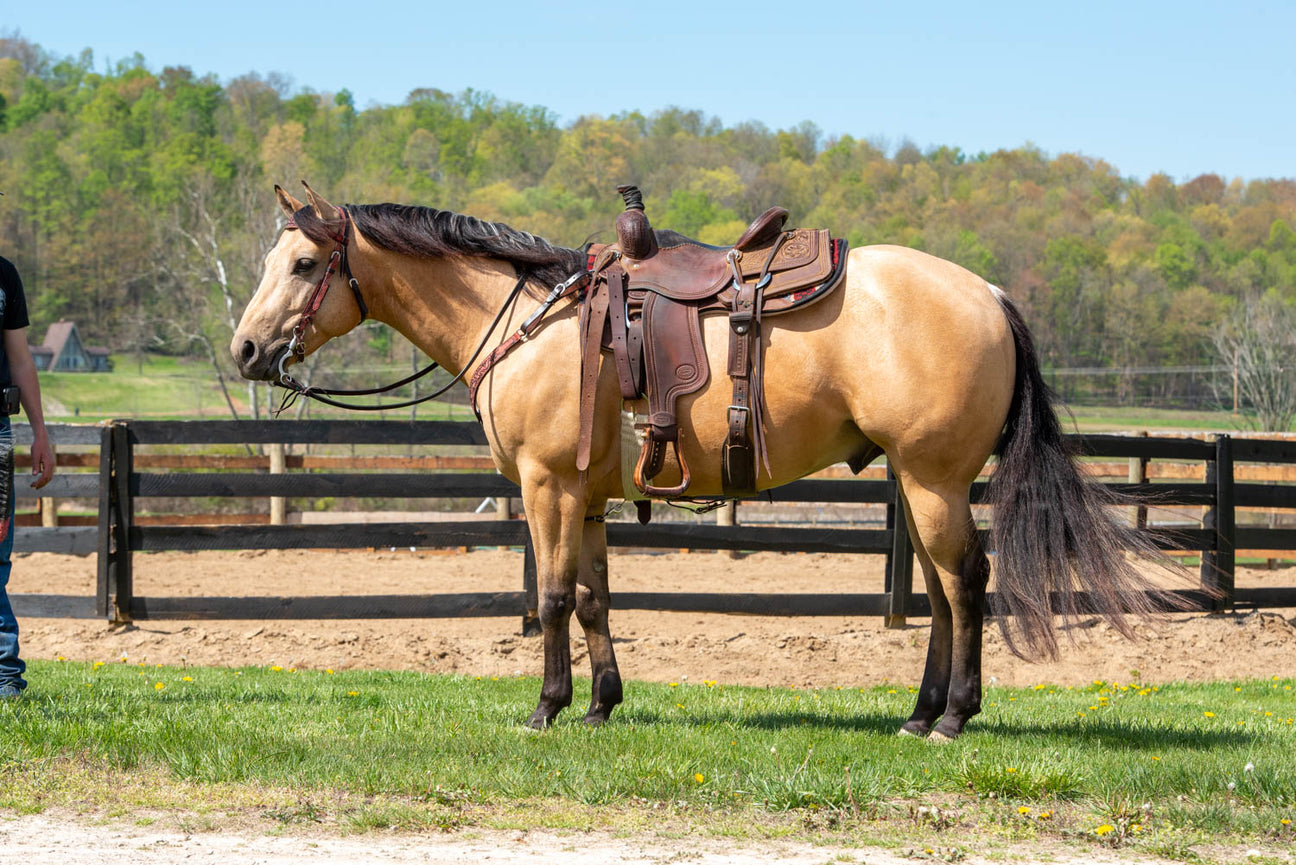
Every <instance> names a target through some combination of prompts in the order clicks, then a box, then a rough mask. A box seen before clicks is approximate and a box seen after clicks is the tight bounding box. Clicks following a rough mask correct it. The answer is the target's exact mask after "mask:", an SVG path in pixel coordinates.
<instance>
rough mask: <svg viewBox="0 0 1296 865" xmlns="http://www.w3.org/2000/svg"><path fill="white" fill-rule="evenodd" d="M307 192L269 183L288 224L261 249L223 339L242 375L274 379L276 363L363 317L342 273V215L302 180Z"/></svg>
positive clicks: (307, 349)
mask: <svg viewBox="0 0 1296 865" xmlns="http://www.w3.org/2000/svg"><path fill="white" fill-rule="evenodd" d="M303 185H305V183H303ZM306 195H307V198H308V199H309V201H310V204H302V203H301V202H300V201H298V200H297V199H295V198H293V197H292V196H291V195H289V194H288V193H287V192H284V191H283V190H282V189H280V188H279V187H278V186H276V187H275V197H276V198H278V200H279V206H280V207H282V208H283V210H284V213H286V214H287V215H288V227H287V228H286V229H285V230H284V231H283V233H281V234H280V235H279V241H278V242H277V243H276V244H275V245H274V248H273V249H271V250H270V252H268V253H267V254H266V258H265V275H264V276H262V277H261V284H260V285H259V286H258V287H257V290H256V293H255V294H253V295H252V299H251V300H250V301H249V302H248V305H247V309H245V310H244V311H243V318H242V320H241V321H240V322H239V326H238V328H237V329H236V330H235V331H234V340H233V342H231V343H230V353H231V354H233V356H234V363H235V365H237V366H238V370H239V372H240V373H242V374H243V376H244V377H245V378H249V379H252V380H255V381H261V380H272V379H275V378H277V377H278V376H279V373H280V371H281V369H282V368H283V367H286V366H287V365H288V364H291V363H296V362H298V361H300V360H301V359H302V358H304V357H305V356H306V355H308V354H310V353H311V352H313V351H315V349H317V348H319V347H320V346H321V345H323V344H324V343H326V342H328V341H329V340H330V339H332V338H333V337H335V336H341V335H342V334H344V333H346V332H347V331H349V330H351V329H352V328H353V327H355V326H356V325H357V324H358V323H359V322H360V320H361V318H362V316H361V314H360V311H359V309H358V295H357V294H353V293H352V291H351V290H350V289H349V287H348V286H347V285H346V277H344V276H343V274H342V272H341V271H342V270H343V269H344V265H345V262H346V252H345V246H346V243H347V242H348V241H349V240H351V239H352V238H351V237H350V236H349V233H348V218H347V215H346V213H345V212H344V211H343V210H342V208H340V207H335V206H334V205H332V204H329V203H328V202H327V201H325V200H324V199H323V198H321V197H320V196H319V195H316V194H315V192H314V191H313V190H312V189H311V188H310V187H309V186H306ZM330 288H332V289H333V290H330Z"/></svg>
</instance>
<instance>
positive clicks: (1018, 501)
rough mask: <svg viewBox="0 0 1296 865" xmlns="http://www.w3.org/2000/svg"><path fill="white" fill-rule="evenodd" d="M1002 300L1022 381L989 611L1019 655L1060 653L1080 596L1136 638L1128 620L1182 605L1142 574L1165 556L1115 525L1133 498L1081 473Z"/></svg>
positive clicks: (1010, 427)
mask: <svg viewBox="0 0 1296 865" xmlns="http://www.w3.org/2000/svg"><path fill="white" fill-rule="evenodd" d="M996 296H997V297H998V298H999V302H1000V304H1001V305H1002V306H1003V310H1004V315H1006V316H1007V317H1008V322H1009V325H1010V326H1011V327H1012V333H1013V341H1014V342H1015V343H1016V346H1017V381H1016V386H1015V390H1014V394H1013V404H1012V408H1011V409H1010V411H1009V412H1008V421H1007V424H1006V425H1005V428H1004V433H1003V438H1002V439H1001V441H1000V456H999V464H998V466H997V467H996V469H995V472H994V475H993V476H992V477H991V479H990V485H989V490H988V500H989V502H990V503H991V504H993V505H994V520H993V527H992V530H991V532H992V538H993V542H994V549H995V552H996V556H995V560H996V562H995V594H994V603H993V604H992V606H991V611H992V612H993V613H994V614H995V615H996V616H998V617H999V623H1000V628H1001V629H1002V631H1003V634H1004V639H1005V641H1006V642H1007V644H1008V647H1009V649H1011V650H1012V652H1013V653H1014V654H1016V655H1018V656H1022V657H1026V656H1034V657H1039V656H1045V657H1050V658H1051V657H1054V656H1056V655H1057V648H1058V644H1057V633H1056V629H1055V626H1054V615H1055V614H1057V613H1060V614H1061V615H1062V616H1063V617H1064V619H1067V620H1069V619H1071V618H1074V617H1075V616H1077V615H1078V614H1079V613H1080V612H1081V610H1080V608H1079V604H1078V601H1079V600H1080V596H1079V595H1078V594H1077V593H1078V592H1080V591H1083V592H1085V593H1086V594H1087V596H1088V601H1089V603H1087V604H1086V605H1085V609H1084V611H1085V612H1093V613H1097V614H1099V615H1101V616H1103V617H1104V618H1105V619H1107V620H1108V621H1109V622H1111V623H1112V625H1113V626H1115V627H1116V629H1117V630H1119V631H1120V632H1121V633H1122V634H1124V635H1125V636H1127V637H1132V636H1133V631H1132V629H1131V627H1130V624H1129V622H1128V621H1127V620H1126V618H1125V614H1126V613H1133V614H1134V615H1136V616H1139V617H1143V618H1147V617H1149V616H1151V614H1152V613H1153V612H1154V611H1155V610H1156V609H1157V608H1158V606H1161V605H1167V604H1168V605H1170V606H1171V607H1183V606H1185V604H1183V602H1182V601H1181V600H1180V599H1179V598H1178V597H1177V596H1175V595H1172V594H1169V593H1167V592H1165V591H1160V590H1158V589H1157V588H1156V587H1155V586H1154V585H1153V584H1152V583H1151V581H1150V580H1148V578H1147V577H1146V576H1145V575H1144V574H1143V573H1140V571H1139V570H1138V568H1137V564H1138V562H1139V561H1140V560H1143V561H1145V562H1146V561H1153V562H1157V563H1164V562H1165V557H1164V555H1163V554H1161V553H1160V552H1159V550H1158V549H1157V546H1156V544H1155V542H1154V541H1153V539H1152V538H1151V537H1150V536H1149V535H1147V534H1146V533H1141V532H1139V531H1137V530H1135V529H1133V528H1131V527H1128V526H1125V525H1122V524H1121V523H1119V522H1117V521H1116V520H1114V519H1113V518H1112V515H1111V513H1110V507H1111V506H1112V505H1117V504H1130V503H1131V501H1130V500H1128V499H1125V498H1122V497H1119V496H1117V495H1115V494H1113V493H1112V492H1111V491H1109V490H1108V489H1106V488H1105V487H1103V486H1102V485H1101V484H1098V483H1095V482H1093V481H1089V480H1087V479H1086V478H1084V477H1082V476H1081V474H1080V471H1079V469H1078V468H1077V466H1076V463H1075V456H1074V454H1073V453H1072V451H1071V449H1070V448H1069V447H1068V445H1067V442H1066V439H1064V438H1063V437H1062V428H1061V425H1060V424H1059V423H1058V418H1057V414H1056V413H1055V412H1054V410H1053V403H1052V399H1051V394H1050V392H1049V387H1048V385H1047V384H1046V383H1045V382H1044V378H1043V376H1041V375H1040V368H1039V360H1038V358H1037V356H1036V354H1035V343H1034V340H1032V339H1031V335H1030V332H1029V330H1027V328H1026V322H1025V321H1024V320H1023V319H1022V316H1021V313H1020V312H1018V310H1017V307H1016V306H1014V305H1013V303H1012V301H1011V300H1009V299H1008V298H1007V297H1006V296H1004V295H1003V294H997V295H996ZM1130 552H1133V553H1135V554H1136V555H1134V556H1127V555H1126V554H1127V553H1130ZM1162 566H1163V567H1164V565H1162ZM1162 608H1164V607H1163V606H1162ZM1019 644H1020V645H1019Z"/></svg>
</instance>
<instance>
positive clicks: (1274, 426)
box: [1215, 292, 1296, 432]
mask: <svg viewBox="0 0 1296 865" xmlns="http://www.w3.org/2000/svg"><path fill="white" fill-rule="evenodd" d="M1215 350H1216V351H1217V352H1218V353H1219V357H1220V360H1221V361H1222V362H1223V363H1224V364H1226V365H1228V366H1229V367H1230V368H1231V369H1232V372H1233V382H1234V386H1235V387H1236V389H1237V394H1238V397H1239V399H1240V401H1241V402H1242V403H1243V404H1245V405H1248V406H1250V407H1251V409H1252V410H1253V411H1254V412H1255V417H1254V419H1252V420H1251V421H1250V424H1249V425H1251V426H1254V427H1255V428H1256V429H1260V430H1272V431H1277V432H1287V431H1288V430H1290V429H1291V425H1292V421H1293V420H1294V419H1296V308H1293V307H1292V305H1291V304H1288V303H1285V302H1283V300H1282V299H1281V298H1280V297H1278V296H1277V294H1275V293H1273V292H1269V293H1266V294H1264V295H1260V296H1259V297H1255V296H1252V297H1248V298H1247V299H1245V300H1243V301H1242V302H1241V303H1239V304H1237V306H1235V307H1234V309H1233V311H1232V313H1231V314H1230V315H1229V316H1228V318H1226V319H1225V321H1224V322H1223V324H1222V325H1221V326H1220V327H1219V328H1218V329H1217V330H1216V331H1215Z"/></svg>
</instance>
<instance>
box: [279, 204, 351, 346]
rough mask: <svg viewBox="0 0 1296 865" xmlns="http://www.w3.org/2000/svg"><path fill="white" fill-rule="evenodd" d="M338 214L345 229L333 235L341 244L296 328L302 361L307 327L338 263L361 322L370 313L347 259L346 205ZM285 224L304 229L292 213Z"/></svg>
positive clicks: (311, 324) (348, 221) (348, 218)
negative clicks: (352, 296)
mask: <svg viewBox="0 0 1296 865" xmlns="http://www.w3.org/2000/svg"><path fill="white" fill-rule="evenodd" d="M338 214H339V215H340V216H341V218H342V229H341V230H340V231H339V232H337V233H336V234H335V233H333V232H329V239H331V240H332V241H333V242H334V243H335V244H337V246H336V247H335V248H334V250H333V252H332V254H331V255H329V261H328V266H327V267H326V268H324V275H323V276H322V277H320V281H319V282H318V283H317V284H316V285H315V290H314V291H313V292H311V296H310V300H309V301H307V303H306V309H305V310H304V311H303V312H302V314H301V318H299V319H298V320H297V324H296V325H294V326H293V329H292V334H293V338H292V342H291V346H292V352H293V354H295V355H296V356H297V360H298V361H301V360H302V359H303V358H305V357H306V328H308V327H314V326H315V314H316V313H318V312H319V310H320V307H321V306H323V305H324V297H325V295H327V294H328V290H329V284H330V282H331V280H332V279H333V270H334V268H335V267H336V268H338V270H339V271H340V272H341V274H342V276H343V277H344V278H345V279H346V281H347V284H348V285H349V286H350V287H351V293H352V294H353V295H355V299H356V306H357V307H358V308H359V310H360V323H361V324H363V323H364V321H365V319H367V318H368V317H369V307H368V305H367V304H365V302H364V296H363V295H362V294H361V293H360V283H359V282H357V281H356V278H355V277H354V276H352V274H351V265H350V262H349V261H347V243H348V241H349V240H350V235H351V216H350V214H348V213H347V212H346V209H345V208H342V207H339V208H338ZM285 228H287V229H291V230H300V229H299V227H298V225H297V222H296V220H294V219H293V218H292V217H289V218H288V224H287V225H286V226H285Z"/></svg>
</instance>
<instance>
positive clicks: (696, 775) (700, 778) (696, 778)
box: [693, 772, 706, 784]
mask: <svg viewBox="0 0 1296 865" xmlns="http://www.w3.org/2000/svg"><path fill="white" fill-rule="evenodd" d="M693 780H694V781H697V782H698V783H699V784H701V783H702V782H703V781H705V780H706V776H705V775H703V774H702V773H701V772H694V773H693Z"/></svg>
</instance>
